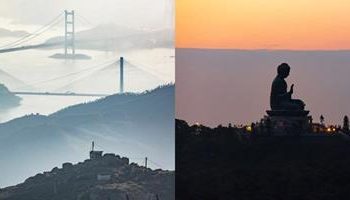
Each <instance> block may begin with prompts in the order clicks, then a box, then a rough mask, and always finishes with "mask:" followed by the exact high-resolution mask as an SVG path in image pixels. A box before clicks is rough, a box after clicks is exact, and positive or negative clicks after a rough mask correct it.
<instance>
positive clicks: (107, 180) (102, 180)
mask: <svg viewBox="0 0 350 200" xmlns="http://www.w3.org/2000/svg"><path fill="white" fill-rule="evenodd" d="M174 188H175V174H174V171H165V170H161V169H157V170H152V169H150V168H147V167H144V166H139V165H137V164H135V163H129V159H128V158H125V157H120V156H118V155H115V154H111V153H107V154H104V155H102V151H91V152H90V159H87V160H85V161H84V162H79V163H78V164H75V165H73V164H72V163H63V164H62V168H58V167H55V168H53V169H52V170H51V171H49V172H44V173H40V174H37V175H35V176H33V177H30V178H28V179H27V180H25V181H24V183H21V184H18V185H16V186H12V187H7V188H4V189H0V199H7V200H12V199H13V200H15V199H16V200H18V199H26V200H34V199H35V200H47V199H57V200H58V199H77V200H84V199H95V200H97V199H121V200H123V199H125V200H127V199H133V200H144V199H150V200H156V199H161V200H174V199H175V194H174V192H175V189H174Z"/></svg>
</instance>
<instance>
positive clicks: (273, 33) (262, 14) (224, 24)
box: [176, 0, 350, 50]
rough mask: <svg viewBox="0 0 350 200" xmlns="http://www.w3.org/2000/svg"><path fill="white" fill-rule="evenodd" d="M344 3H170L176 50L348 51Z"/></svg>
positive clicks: (347, 5)
mask: <svg viewBox="0 0 350 200" xmlns="http://www.w3.org/2000/svg"><path fill="white" fill-rule="evenodd" d="M349 11H350V1H348V0H333V1H330V0H269V1H265V0H216V1H213V0H176V46H177V47H181V48H234V49H294V50H295V49H304V50H305V49H306V50H310V49H349V48H350V13H349Z"/></svg>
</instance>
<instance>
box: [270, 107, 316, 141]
mask: <svg viewBox="0 0 350 200" xmlns="http://www.w3.org/2000/svg"><path fill="white" fill-rule="evenodd" d="M266 113H267V114H268V116H266V119H265V122H266V121H269V122H268V123H270V126H271V131H272V134H273V135H300V134H303V133H306V132H307V131H308V130H309V128H310V124H309V119H310V117H308V116H307V115H308V114H309V111H306V110H267V111H266Z"/></svg>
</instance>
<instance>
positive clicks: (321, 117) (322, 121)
mask: <svg viewBox="0 0 350 200" xmlns="http://www.w3.org/2000/svg"><path fill="white" fill-rule="evenodd" d="M320 123H321V124H322V125H324V117H323V115H321V116H320Z"/></svg>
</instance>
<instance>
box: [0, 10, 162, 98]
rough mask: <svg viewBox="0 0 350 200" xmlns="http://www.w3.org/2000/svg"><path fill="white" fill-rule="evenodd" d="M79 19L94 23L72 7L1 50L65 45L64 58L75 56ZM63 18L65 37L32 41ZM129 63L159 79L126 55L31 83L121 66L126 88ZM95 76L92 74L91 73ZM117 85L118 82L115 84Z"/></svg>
mask: <svg viewBox="0 0 350 200" xmlns="http://www.w3.org/2000/svg"><path fill="white" fill-rule="evenodd" d="M76 19H80V21H85V24H86V23H88V24H90V25H91V23H90V22H89V21H88V20H87V19H86V18H85V17H82V16H80V15H77V14H76V13H75V12H74V10H72V11H67V10H66V11H64V12H62V13H60V14H59V15H57V16H56V17H55V18H53V19H52V20H51V21H50V22H49V23H47V24H45V25H44V26H42V27H40V28H39V29H37V30H36V31H34V32H32V33H28V34H26V35H24V36H23V37H21V38H19V39H17V40H15V41H13V42H10V43H8V44H5V45H3V46H0V54H4V53H9V52H15V51H23V50H30V49H44V48H48V47H60V46H61V47H63V52H64V53H63V54H62V55H63V58H65V59H75V56H76V45H75V43H76V42H75V40H76V36H75V30H76ZM62 22H64V35H63V36H64V37H62V38H63V39H62V40H57V41H56V40H54V41H50V40H46V41H44V42H39V43H38V42H37V43H36V44H33V43H32V41H34V40H35V39H38V38H39V37H40V36H42V35H43V34H44V33H45V32H48V31H50V30H51V29H52V28H54V27H56V26H57V25H59V24H60V23H62ZM125 65H127V67H128V68H129V69H138V70H141V71H143V73H147V74H148V75H151V76H153V77H155V78H157V79H159V78H158V77H156V76H155V75H154V74H153V73H152V72H149V71H148V70H147V71H146V70H144V69H142V68H140V67H139V66H137V65H135V64H132V63H130V61H127V60H125V59H124V58H123V57H120V58H114V59H112V61H107V62H102V63H100V64H98V65H95V66H92V67H86V68H85V69H83V70H80V71H75V72H72V73H68V74H65V75H62V76H58V77H54V78H51V79H48V80H43V81H38V82H37V83H32V84H30V85H31V86H32V85H36V84H43V83H48V82H53V81H57V80H61V79H62V80H63V79H65V78H67V77H71V76H75V75H79V74H83V73H86V72H91V71H93V72H95V73H98V72H100V71H103V70H106V69H108V68H116V67H117V68H118V70H119V84H118V85H119V93H123V92H124V71H125V70H124V67H125ZM90 76H92V75H90ZM79 80H81V79H76V80H73V81H71V82H70V83H67V84H66V85H65V86H63V87H62V88H67V87H68V86H69V85H72V84H74V83H75V82H78V81H79ZM116 85H117V84H116ZM14 90H15V91H11V92H12V93H13V94H16V95H47V96H89V97H104V96H108V95H110V94H99V93H78V92H77V93H75V92H28V91H21V90H20V88H16V89H14Z"/></svg>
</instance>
